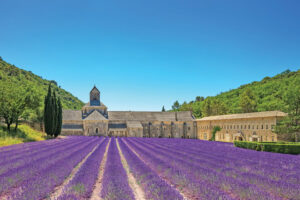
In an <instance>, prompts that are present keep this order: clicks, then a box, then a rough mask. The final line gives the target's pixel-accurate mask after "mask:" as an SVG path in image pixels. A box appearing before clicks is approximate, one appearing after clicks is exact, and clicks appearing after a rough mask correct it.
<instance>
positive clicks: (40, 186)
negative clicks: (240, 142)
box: [0, 137, 300, 200]
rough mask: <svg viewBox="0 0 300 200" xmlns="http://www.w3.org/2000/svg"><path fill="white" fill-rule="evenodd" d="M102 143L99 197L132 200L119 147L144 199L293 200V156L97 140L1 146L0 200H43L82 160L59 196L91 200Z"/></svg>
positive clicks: (176, 142) (296, 191) (298, 193)
mask: <svg viewBox="0 0 300 200" xmlns="http://www.w3.org/2000/svg"><path fill="white" fill-rule="evenodd" d="M108 144H109V146H108V147H109V148H108V152H107V161H106V164H105V169H104V174H103V180H102V190H101V192H100V193H99V194H96V195H98V196H99V197H101V198H102V199H128V200H132V199H134V195H133V191H132V189H131V188H130V186H129V183H128V178H127V175H126V171H125V170H124V168H123V165H122V162H121V157H120V154H119V150H118V147H117V146H118V145H119V146H120V149H121V151H122V153H123V155H124V157H125V159H126V161H127V163H128V165H129V168H130V171H131V173H132V174H133V176H134V178H135V179H136V181H137V183H138V184H139V185H140V187H141V189H142V190H143V191H144V193H145V197H146V199H155V200H158V199H174V200H176V199H184V197H187V198H188V199H300V187H299V185H300V168H299V166H300V156H293V155H282V154H274V153H267V152H256V151H251V150H245V149H239V148H235V147H233V146H232V145H230V144H224V143H218V142H207V141H199V140H185V139H156V138H151V139H147V138H122V139H115V138H112V139H111V140H110V139H108V138H98V137H69V138H68V139H65V140H50V141H43V142H37V143H32V144H30V145H14V146H11V147H9V148H3V149H0V156H1V157H0V166H1V168H0V199H17V200H18V199H45V198H47V197H50V195H51V194H53V192H54V189H55V188H56V187H57V186H61V185H62V183H64V181H65V180H66V177H68V176H69V175H70V173H71V171H72V170H74V168H75V167H76V166H77V165H78V163H80V162H81V161H82V160H84V158H86V160H85V162H83V163H82V165H81V166H80V167H78V171H77V173H76V174H74V176H72V179H71V181H70V182H69V183H68V184H67V185H66V186H64V188H63V192H62V194H61V195H60V196H59V199H60V200H66V199H74V200H75V199H89V198H91V194H92V192H93V189H94V187H95V184H96V181H97V178H98V175H99V173H100V171H99V169H100V165H101V163H102V160H103V158H104V152H105V149H106V148H107V145H108ZM20 146H21V147H20ZM88 155H89V156H88ZM102 173H103V172H102Z"/></svg>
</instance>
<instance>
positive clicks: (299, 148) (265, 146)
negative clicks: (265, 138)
mask: <svg viewBox="0 0 300 200" xmlns="http://www.w3.org/2000/svg"><path fill="white" fill-rule="evenodd" d="M234 146H236V147H240V148H245V149H252V150H256V151H268V152H275V153H286V154H300V143H299V142H298V143H293V142H244V141H234Z"/></svg>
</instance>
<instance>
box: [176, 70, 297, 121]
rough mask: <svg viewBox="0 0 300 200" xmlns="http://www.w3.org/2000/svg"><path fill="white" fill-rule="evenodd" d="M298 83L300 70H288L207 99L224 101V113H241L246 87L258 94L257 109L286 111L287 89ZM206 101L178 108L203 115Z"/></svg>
mask: <svg viewBox="0 0 300 200" xmlns="http://www.w3.org/2000/svg"><path fill="white" fill-rule="evenodd" d="M297 85H300V70H298V71H289V70H286V71H284V72H282V73H280V74H278V75H276V76H274V77H265V78H264V79H262V80H261V81H254V82H252V83H249V84H246V85H241V86H240V87H239V88H237V89H233V90H230V91H227V92H223V93H221V94H218V95H216V96H213V97H206V99H207V98H210V99H211V100H218V101H219V102H221V103H223V104H224V106H225V107H226V112H225V113H222V114H233V113H241V112H242V109H241V107H240V95H241V94H242V93H243V92H244V91H245V90H246V89H251V91H252V92H253V94H254V95H255V96H256V103H257V108H256V111H270V110H281V111H286V109H287V105H286V103H285V102H284V99H283V97H284V96H285V93H286V92H287V91H289V90H291V89H292V88H294V87H295V86H297ZM204 101H205V98H203V97H198V98H196V100H195V101H191V102H189V103H186V102H184V103H183V104H181V105H179V108H178V110H191V111H193V113H194V115H195V116H196V117H203V116H204V114H203V104H204ZM177 107H178V106H177ZM173 110H174V109H173Z"/></svg>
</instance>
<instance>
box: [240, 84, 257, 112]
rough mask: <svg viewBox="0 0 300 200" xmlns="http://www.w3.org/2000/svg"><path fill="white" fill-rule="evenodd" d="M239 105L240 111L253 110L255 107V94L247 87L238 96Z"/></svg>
mask: <svg viewBox="0 0 300 200" xmlns="http://www.w3.org/2000/svg"><path fill="white" fill-rule="evenodd" d="M240 107H241V110H242V112H244V113H249V112H255V111H256V108H257V101H256V96H255V95H254V93H253V92H252V90H251V89H250V88H247V89H246V90H245V91H244V92H243V93H242V94H241V96H240Z"/></svg>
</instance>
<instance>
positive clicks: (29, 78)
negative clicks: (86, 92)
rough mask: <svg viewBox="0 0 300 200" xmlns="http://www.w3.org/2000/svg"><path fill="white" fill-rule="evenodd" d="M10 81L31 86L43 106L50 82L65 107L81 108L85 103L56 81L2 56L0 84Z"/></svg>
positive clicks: (0, 61)
mask: <svg viewBox="0 0 300 200" xmlns="http://www.w3.org/2000/svg"><path fill="white" fill-rule="evenodd" d="M8 81H12V82H13V83H15V84H16V85H27V86H30V87H31V88H32V89H33V92H34V93H36V95H34V96H38V97H40V101H41V108H42V107H43V102H44V97H45V95H46V93H47V89H48V85H49V83H50V82H52V83H53V84H52V86H53V89H54V90H55V91H56V93H57V95H58V96H59V97H60V98H61V101H62V106H63V108H64V109H80V108H81V107H82V106H83V105H84V104H83V102H81V101H80V100H79V99H78V98H77V97H74V96H73V95H72V94H71V93H69V92H67V91H65V90H64V89H62V88H61V87H60V86H58V85H57V83H56V82H55V81H49V80H46V79H43V78H42V77H40V76H37V75H35V74H33V73H32V72H30V71H26V70H23V69H20V68H18V67H16V66H14V65H11V64H9V63H7V62H5V61H4V60H2V59H1V57H0V84H8Z"/></svg>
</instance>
